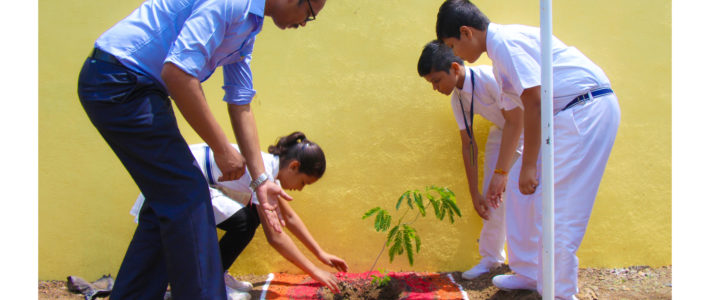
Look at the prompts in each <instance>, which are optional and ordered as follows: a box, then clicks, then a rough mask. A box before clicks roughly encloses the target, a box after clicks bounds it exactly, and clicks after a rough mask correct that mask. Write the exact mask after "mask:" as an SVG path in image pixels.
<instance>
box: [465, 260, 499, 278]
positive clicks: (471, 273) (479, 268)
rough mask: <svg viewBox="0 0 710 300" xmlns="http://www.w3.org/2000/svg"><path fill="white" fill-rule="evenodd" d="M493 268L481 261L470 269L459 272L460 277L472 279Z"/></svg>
mask: <svg viewBox="0 0 710 300" xmlns="http://www.w3.org/2000/svg"><path fill="white" fill-rule="evenodd" d="M491 269H493V268H492V267H488V266H486V265H485V264H483V263H478V264H477V265H476V266H474V267H473V268H471V269H470V270H468V271H466V272H463V273H461V277H463V279H466V280H473V279H475V278H476V277H478V276H481V275H483V274H486V273H488V272H490V271H491Z"/></svg>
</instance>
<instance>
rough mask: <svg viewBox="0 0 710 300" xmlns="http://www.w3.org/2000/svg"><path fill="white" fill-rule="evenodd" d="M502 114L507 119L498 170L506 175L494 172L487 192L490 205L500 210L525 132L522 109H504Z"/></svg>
mask: <svg viewBox="0 0 710 300" xmlns="http://www.w3.org/2000/svg"><path fill="white" fill-rule="evenodd" d="M501 112H502V113H503V118H504V119H505V125H504V126H503V133H502V137H501V142H500V150H499V152H498V161H497V162H496V170H501V171H503V172H504V173H505V174H501V173H495V172H494V173H493V175H492V176H491V182H490V183H489V184H488V191H487V192H486V200H487V201H488V204H489V205H490V206H491V207H495V208H498V206H500V203H501V201H502V197H503V192H505V188H506V183H507V182H508V172H509V171H510V168H511V167H512V166H513V157H515V150H516V148H517V147H518V143H519V142H520V134H521V133H522V132H523V110H522V109H521V108H520V107H516V108H514V109H511V110H505V109H502V110H501Z"/></svg>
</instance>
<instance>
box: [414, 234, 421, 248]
mask: <svg viewBox="0 0 710 300" xmlns="http://www.w3.org/2000/svg"><path fill="white" fill-rule="evenodd" d="M414 241H415V242H416V244H417V253H419V249H420V248H421V247H422V240H421V239H419V235H418V234H417V233H416V231H415V232H414Z"/></svg>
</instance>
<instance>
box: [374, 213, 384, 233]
mask: <svg viewBox="0 0 710 300" xmlns="http://www.w3.org/2000/svg"><path fill="white" fill-rule="evenodd" d="M384 215H385V211H384V210H380V211H379V212H378V213H377V217H375V230H377V231H382V222H383V219H384Z"/></svg>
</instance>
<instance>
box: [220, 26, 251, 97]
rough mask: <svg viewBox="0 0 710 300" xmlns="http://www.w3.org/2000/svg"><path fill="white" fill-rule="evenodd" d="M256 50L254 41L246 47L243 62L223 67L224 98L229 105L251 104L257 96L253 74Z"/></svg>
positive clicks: (243, 50)
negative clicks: (253, 54)
mask: <svg viewBox="0 0 710 300" xmlns="http://www.w3.org/2000/svg"><path fill="white" fill-rule="evenodd" d="M253 49H254V39H252V40H250V41H249V42H248V44H247V45H244V48H243V49H242V51H241V53H242V54H243V55H244V56H242V60H241V61H238V62H236V63H232V64H228V65H225V66H224V67H222V72H223V77H224V86H222V88H223V89H224V98H223V100H224V101H225V102H227V103H231V104H236V105H244V104H249V103H251V100H252V98H254V95H256V90H254V84H253V78H252V74H251V66H250V63H251V52H252V50H253Z"/></svg>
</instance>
